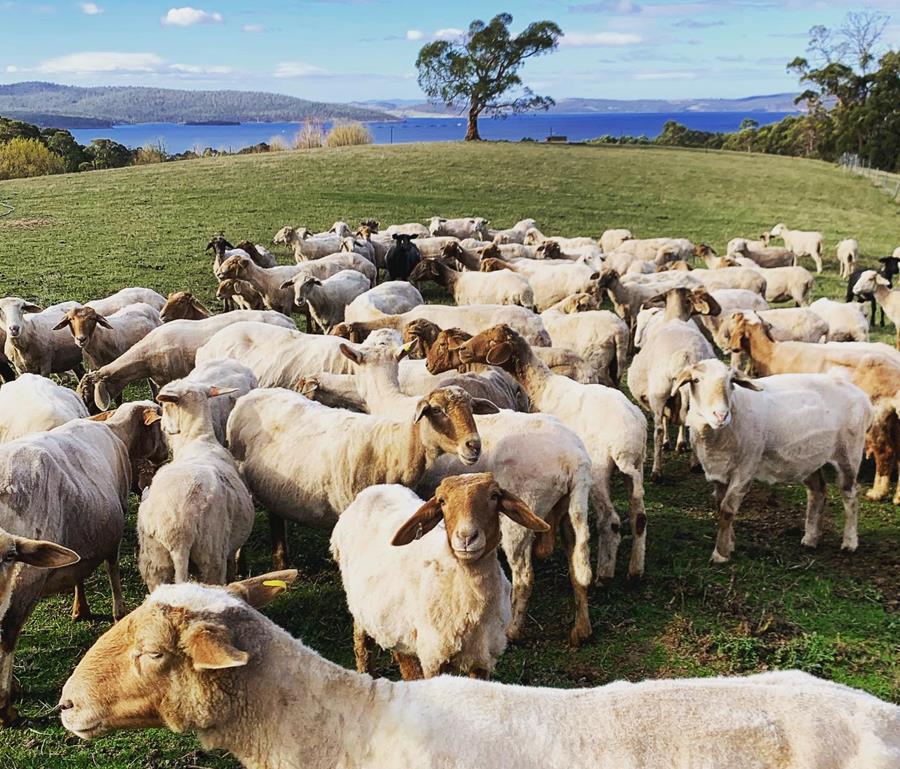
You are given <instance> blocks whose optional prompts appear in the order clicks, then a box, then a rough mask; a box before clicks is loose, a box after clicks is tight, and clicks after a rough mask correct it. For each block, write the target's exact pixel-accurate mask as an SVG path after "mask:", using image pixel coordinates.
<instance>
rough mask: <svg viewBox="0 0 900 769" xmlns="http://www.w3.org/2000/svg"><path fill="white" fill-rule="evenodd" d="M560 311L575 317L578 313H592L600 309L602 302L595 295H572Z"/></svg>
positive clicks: (583, 293)
mask: <svg viewBox="0 0 900 769" xmlns="http://www.w3.org/2000/svg"><path fill="white" fill-rule="evenodd" d="M559 309H560V311H561V312H564V313H566V314H567V315H574V314H575V313H578V312H590V311H591V310H599V309H600V300H599V299H598V298H597V297H596V296H595V295H594V294H589V293H585V292H582V293H578V294H572V295H571V296H569V297H568V298H566V299H565V300H564V302H563V303H562V305H561V306H560V308H559Z"/></svg>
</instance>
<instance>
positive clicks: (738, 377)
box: [731, 368, 762, 392]
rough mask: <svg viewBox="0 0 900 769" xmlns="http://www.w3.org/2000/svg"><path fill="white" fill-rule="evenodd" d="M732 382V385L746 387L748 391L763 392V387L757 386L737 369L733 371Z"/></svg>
mask: <svg viewBox="0 0 900 769" xmlns="http://www.w3.org/2000/svg"><path fill="white" fill-rule="evenodd" d="M731 382H732V384H736V385H737V386H738V387H745V388H747V389H748V390H754V391H756V392H760V391H761V390H762V387H760V386H759V385H758V384H756V382H754V381H753V380H752V379H751V378H750V377H749V376H747V375H746V374H745V373H744V372H743V371H739V370H738V369H736V368H733V369H731Z"/></svg>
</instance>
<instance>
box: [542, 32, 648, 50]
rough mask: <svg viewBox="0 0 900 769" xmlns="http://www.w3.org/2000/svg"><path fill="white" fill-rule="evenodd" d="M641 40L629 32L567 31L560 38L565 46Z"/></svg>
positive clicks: (626, 42)
mask: <svg viewBox="0 0 900 769" xmlns="http://www.w3.org/2000/svg"><path fill="white" fill-rule="evenodd" d="M641 40H642V38H641V36H640V35H635V34H633V33H631V32H567V33H566V34H565V35H563V38H562V40H560V45H561V46H563V47H565V48H589V47H599V46H612V45H636V44H637V43H640V42H641Z"/></svg>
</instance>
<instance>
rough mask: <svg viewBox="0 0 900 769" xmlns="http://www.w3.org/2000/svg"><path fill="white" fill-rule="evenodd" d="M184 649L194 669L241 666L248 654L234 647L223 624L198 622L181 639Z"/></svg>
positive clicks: (218, 668)
mask: <svg viewBox="0 0 900 769" xmlns="http://www.w3.org/2000/svg"><path fill="white" fill-rule="evenodd" d="M181 642H182V645H183V646H184V650H185V651H186V652H187V654H188V656H189V657H190V658H191V661H192V662H193V663H194V670H224V669H226V668H239V667H243V666H244V665H246V664H247V663H248V662H249V661H250V655H249V654H247V652H245V651H241V650H240V649H236V648H235V647H234V646H232V644H231V637H230V633H229V632H228V629H227V628H226V627H225V626H224V625H218V624H213V623H212V622H198V623H197V624H195V625H192V626H191V627H190V628H188V630H187V632H186V633H185V634H184V635H183V636H182V639H181Z"/></svg>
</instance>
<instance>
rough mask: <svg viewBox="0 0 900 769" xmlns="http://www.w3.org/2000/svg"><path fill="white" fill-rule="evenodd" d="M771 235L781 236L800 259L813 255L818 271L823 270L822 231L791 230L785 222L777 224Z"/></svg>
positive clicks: (788, 247) (787, 246)
mask: <svg viewBox="0 0 900 769" xmlns="http://www.w3.org/2000/svg"><path fill="white" fill-rule="evenodd" d="M769 235H770V236H771V237H773V238H781V239H782V240H783V241H784V247H785V248H787V249H788V250H789V251H793V252H794V254H795V255H796V256H797V259H799V258H800V257H801V256H809V257H812V260H813V261H814V262H815V263H816V272H822V240H823V238H822V233H821V232H804V231H803V230H789V229H788V228H787V225H786V224H784V223H778V224H776V225H775V226H774V227H773V228H772V230H771V231H770V232H769Z"/></svg>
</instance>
